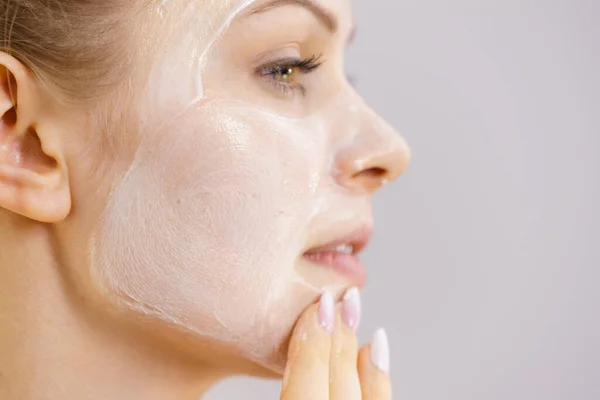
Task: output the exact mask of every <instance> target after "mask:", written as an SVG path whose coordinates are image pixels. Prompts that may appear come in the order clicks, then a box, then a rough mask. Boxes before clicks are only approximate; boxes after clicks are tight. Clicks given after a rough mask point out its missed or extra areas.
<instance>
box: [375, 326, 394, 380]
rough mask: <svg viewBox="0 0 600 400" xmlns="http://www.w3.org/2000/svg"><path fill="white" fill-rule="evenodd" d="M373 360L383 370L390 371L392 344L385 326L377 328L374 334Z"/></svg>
mask: <svg viewBox="0 0 600 400" xmlns="http://www.w3.org/2000/svg"><path fill="white" fill-rule="evenodd" d="M371 362H372V363H373V365H375V366H376V367H377V368H378V369H379V370H380V371H382V372H385V373H388V372H389V371H390V345H389V343H388V338H387V335H386V334H385V330H383V328H379V329H377V330H376V331H375V334H374V335H373V341H372V342H371Z"/></svg>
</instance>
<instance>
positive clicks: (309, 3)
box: [252, 0, 338, 34]
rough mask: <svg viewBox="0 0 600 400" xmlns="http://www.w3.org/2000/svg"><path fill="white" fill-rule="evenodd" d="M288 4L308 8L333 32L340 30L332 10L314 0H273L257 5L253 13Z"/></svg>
mask: <svg viewBox="0 0 600 400" xmlns="http://www.w3.org/2000/svg"><path fill="white" fill-rule="evenodd" d="M287 5H295V6H300V7H304V8H306V9H307V10H308V11H310V12H311V13H312V14H313V15H314V16H315V18H317V20H319V21H320V22H321V23H322V24H323V25H324V26H325V28H327V30H328V31H329V32H331V33H332V34H335V33H337V31H338V20H337V19H336V18H335V16H333V15H332V13H331V12H329V11H327V10H326V9H325V8H323V7H321V6H320V5H318V4H317V3H315V2H314V1H313V0H271V1H269V2H268V3H265V4H262V5H260V6H258V7H256V8H255V9H254V10H253V11H252V14H258V13H262V12H265V11H268V10H272V9H273V8H276V7H282V6H287Z"/></svg>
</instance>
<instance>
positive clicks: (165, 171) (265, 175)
mask: <svg viewBox="0 0 600 400" xmlns="http://www.w3.org/2000/svg"><path fill="white" fill-rule="evenodd" d="M162 127H163V128H162V129H160V130H158V131H147V132H145V133H144V135H145V136H144V139H143V141H142V143H141V146H140V148H139V150H138V152H137V155H136V158H135V162H134V164H133V165H132V167H131V169H130V170H129V172H128V173H127V175H126V176H125V178H124V179H123V181H122V182H120V184H119V185H118V187H117V188H116V189H115V190H114V192H113V194H112V196H111V199H110V202H109V204H108V207H107V209H106V212H105V214H104V220H103V223H102V226H101V229H100V231H99V232H98V233H97V235H95V236H96V241H95V244H94V248H93V250H94V251H93V261H94V270H93V273H94V277H95V281H96V283H97V284H99V285H101V290H102V291H103V292H104V293H106V294H108V295H109V296H111V298H112V299H113V301H116V302H118V303H119V304H120V305H121V306H125V307H128V308H132V309H134V310H136V311H138V312H142V313H145V314H147V315H151V316H154V317H157V318H160V319H161V320H164V321H167V322H169V323H172V324H175V325H177V326H178V327H179V328H181V329H184V330H186V331H188V332H192V333H196V334H198V335H199V336H200V337H201V338H206V339H210V340H217V341H220V342H222V343H224V344H227V345H230V346H233V347H235V348H239V349H241V350H242V351H243V353H244V354H245V355H246V356H248V357H250V358H252V359H254V360H255V361H258V362H265V363H269V365H270V363H271V362H273V357H278V356H279V354H278V353H277V350H278V347H279V345H280V342H281V341H282V340H283V339H284V337H285V335H286V334H287V333H288V332H289V329H290V328H291V326H292V325H293V323H294V320H295V318H296V316H297V315H298V314H299V313H300V312H301V310H302V309H303V308H304V307H305V306H306V304H308V303H310V302H311V301H312V300H313V299H314V297H315V296H317V295H318V293H319V288H315V287H312V286H311V285H309V284H307V283H306V282H304V281H303V280H302V279H300V278H299V277H298V276H297V273H296V270H295V262H296V259H297V257H298V255H299V253H300V252H301V250H302V246H303V244H304V243H303V235H304V227H305V226H306V224H307V221H308V219H309V218H310V216H311V214H312V211H313V207H314V205H315V204H314V201H313V200H312V198H313V195H314V191H313V190H311V189H310V188H315V187H317V186H318V184H316V183H313V182H312V181H313V180H314V179H315V176H319V174H317V173H316V172H315V168H318V165H319V164H318V163H317V162H316V160H315V159H313V157H317V156H318V155H316V154H314V153H315V149H316V148H317V146H315V145H314V144H310V143H305V145H304V146H298V144H297V141H296V140H293V139H292V140H290V138H292V137H293V136H295V135H296V134H301V132H302V129H301V128H299V127H297V126H293V125H292V124H289V125H284V126H282V124H281V122H279V123H277V122H276V119H275V118H272V119H268V118H266V117H265V116H264V115H261V113H260V112H256V111H252V110H251V109H250V108H249V107H244V109H240V107H236V108H231V107H227V106H223V105H220V104H213V103H212V102H211V101H210V100H206V101H204V102H202V103H201V104H200V105H199V106H198V107H197V108H193V109H190V110H188V111H187V112H185V113H183V114H180V116H179V117H178V119H177V120H175V121H171V122H169V123H166V124H164V125H162ZM292 132H294V133H292ZM305 133H306V132H305ZM316 153H318V151H317V152H316ZM295 286H298V287H296V288H295V289H294V287H295ZM290 291H291V292H292V293H293V292H295V293H296V294H295V295H294V294H292V293H290Z"/></svg>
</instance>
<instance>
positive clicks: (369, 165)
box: [340, 135, 411, 192]
mask: <svg viewBox="0 0 600 400" xmlns="http://www.w3.org/2000/svg"><path fill="white" fill-rule="evenodd" d="M390 142H393V143H390V144H388V145H386V146H382V147H381V148H379V149H373V150H372V151H371V152H367V149H365V148H362V149H358V151H360V152H361V155H357V156H355V157H354V160H351V159H348V162H347V163H346V165H345V166H343V167H342V168H343V169H344V170H345V173H342V174H341V175H340V179H341V181H342V182H341V183H342V184H343V185H344V186H347V187H349V188H357V189H363V190H366V191H368V192H373V191H375V190H377V189H378V188H380V187H381V186H383V185H386V184H388V183H390V182H392V181H394V180H396V179H397V178H398V177H400V176H401V175H402V174H403V173H404V171H406V169H407V168H408V165H409V163H410V157H411V152H410V149H409V147H408V146H407V145H406V143H405V141H404V140H403V139H402V138H401V137H400V136H399V135H396V136H395V138H394V140H390Z"/></svg>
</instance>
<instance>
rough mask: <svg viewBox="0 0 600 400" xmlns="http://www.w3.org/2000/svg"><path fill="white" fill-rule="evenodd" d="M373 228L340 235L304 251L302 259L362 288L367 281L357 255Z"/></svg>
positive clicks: (365, 226)
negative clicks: (343, 277)
mask: <svg viewBox="0 0 600 400" xmlns="http://www.w3.org/2000/svg"><path fill="white" fill-rule="evenodd" d="M372 233H373V228H372V227H371V226H370V225H362V226H361V227H359V228H358V229H355V230H353V231H350V232H349V233H347V234H342V235H340V236H338V237H337V238H334V239H331V240H330V241H326V242H325V243H324V244H323V245H318V246H316V247H313V248H311V249H309V250H308V251H306V252H305V253H304V254H303V257H304V258H305V259H307V260H308V261H310V262H311V263H312V264H315V265H318V266H319V267H322V268H327V269H329V270H333V271H334V272H336V273H338V274H340V275H343V276H345V277H346V278H349V279H350V280H351V281H352V283H353V284H354V285H355V286H358V287H362V286H364V285H365V283H366V280H367V271H366V268H365V266H364V264H363V263H362V262H361V261H360V259H359V254H360V253H361V252H362V251H363V250H364V249H365V248H366V247H367V245H368V243H369V240H370V239H371V236H372Z"/></svg>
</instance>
